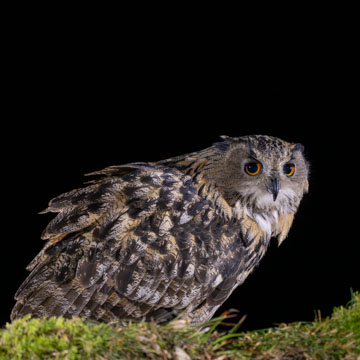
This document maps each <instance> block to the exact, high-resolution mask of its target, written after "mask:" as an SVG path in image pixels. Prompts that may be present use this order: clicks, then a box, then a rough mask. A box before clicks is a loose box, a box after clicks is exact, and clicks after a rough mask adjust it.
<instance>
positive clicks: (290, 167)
mask: <svg viewBox="0 0 360 360" xmlns="http://www.w3.org/2000/svg"><path fill="white" fill-rule="evenodd" d="M283 170H284V174H285V175H286V176H288V177H290V176H292V175H294V172H295V165H294V164H293V163H288V164H285V165H284V167H283Z"/></svg>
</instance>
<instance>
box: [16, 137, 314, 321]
mask: <svg viewBox="0 0 360 360" xmlns="http://www.w3.org/2000/svg"><path fill="white" fill-rule="evenodd" d="M222 139H223V141H222V142H219V143H215V144H214V145H213V146H211V147H209V148H207V149H205V150H202V151H199V152H195V153H191V154H187V155H182V156H179V157H176V158H171V159H167V160H163V161H159V162H155V163H133V164H127V165H122V166H112V167H109V168H106V169H104V170H102V171H98V172H96V173H92V174H91V175H96V176H98V177H97V178H96V180H93V181H92V182H90V185H88V186H86V187H84V188H81V189H76V190H73V191H70V192H68V193H65V194H62V195H60V196H58V197H56V198H54V199H53V200H51V201H50V203H49V207H48V208H47V209H46V210H44V211H43V212H54V213H57V215H56V217H55V218H54V219H53V220H52V221H50V223H49V224H48V226H47V228H46V229H45V231H44V233H43V235H42V238H43V239H44V240H47V242H46V244H45V246H44V248H43V249H42V250H41V252H40V253H39V254H38V255H37V256H36V257H35V259H34V260H33V261H32V262H31V263H30V265H29V266H28V270H29V271H31V273H30V275H29V276H28V278H27V279H26V280H25V281H24V283H23V284H22V285H21V286H20V288H19V290H18V291H17V293H16V295H15V298H16V300H17V303H16V305H15V307H14V309H13V311H12V314H11V319H12V320H13V319H16V318H19V317H22V316H24V315H25V314H28V313H31V314H32V315H33V316H36V317H40V316H50V315H57V316H64V317H67V318H70V317H73V316H80V317H84V318H90V319H95V320H99V321H105V322H109V321H116V322H118V323H119V324H126V321H127V320H128V319H134V318H135V319H138V318H143V317H145V318H147V319H155V320H157V321H159V322H165V321H169V320H171V319H173V318H174V317H176V316H180V317H182V318H185V319H187V320H189V321H190V322H191V323H192V324H199V323H202V322H204V321H206V320H208V319H210V318H211V316H212V315H213V314H214V312H215V311H216V309H217V308H218V307H219V306H220V305H221V304H222V303H223V302H224V301H225V300H226V299H227V298H228V297H229V296H230V294H231V293H232V291H233V290H234V289H235V288H236V287H237V286H238V285H240V284H241V283H242V282H243V281H244V280H245V279H246V277H247V276H248V275H249V273H250V272H251V271H252V270H253V269H254V267H255V266H256V265H257V264H258V263H259V261H260V259H261V258H262V257H263V255H264V254H265V251H266V249H267V247H268V244H269V241H270V238H271V237H277V238H278V242H279V243H281V242H282V241H283V239H284V238H285V237H286V235H287V233H288V231H289V229H290V226H291V224H292V221H293V218H294V214H295V213H296V211H297V209H298V206H299V203H300V200H301V198H302V196H303V194H304V193H305V192H307V189H308V180H307V179H308V164H307V162H306V161H305V159H304V156H303V148H302V146H301V145H299V144H292V143H287V142H285V141H282V140H280V139H277V138H274V137H269V136H260V135H257V136H244V137H240V138H230V137H222Z"/></svg>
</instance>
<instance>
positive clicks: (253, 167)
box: [245, 162, 261, 175]
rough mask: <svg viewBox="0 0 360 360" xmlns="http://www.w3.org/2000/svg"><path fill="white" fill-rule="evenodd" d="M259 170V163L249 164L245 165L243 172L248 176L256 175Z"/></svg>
mask: <svg viewBox="0 0 360 360" xmlns="http://www.w3.org/2000/svg"><path fill="white" fill-rule="evenodd" d="M260 170H261V164H260V163H259V162H251V163H248V164H246V165H245V172H246V173H247V174H248V175H257V174H258V173H259V172H260Z"/></svg>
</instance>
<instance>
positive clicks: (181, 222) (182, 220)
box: [179, 211, 192, 225]
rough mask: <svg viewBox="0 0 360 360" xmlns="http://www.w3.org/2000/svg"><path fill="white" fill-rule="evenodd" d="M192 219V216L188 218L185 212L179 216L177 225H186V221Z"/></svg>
mask: <svg viewBox="0 0 360 360" xmlns="http://www.w3.org/2000/svg"><path fill="white" fill-rule="evenodd" d="M191 219H192V216H190V215H189V214H188V213H187V212H186V211H185V212H184V213H183V214H182V215H181V217H180V220H179V224H180V225H182V224H186V223H187V222H188V221H190V220H191Z"/></svg>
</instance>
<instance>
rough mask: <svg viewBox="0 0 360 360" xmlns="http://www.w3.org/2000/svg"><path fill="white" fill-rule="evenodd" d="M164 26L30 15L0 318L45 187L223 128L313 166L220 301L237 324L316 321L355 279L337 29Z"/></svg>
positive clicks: (16, 50) (16, 64) (21, 272)
mask: <svg viewBox="0 0 360 360" xmlns="http://www.w3.org/2000/svg"><path fill="white" fill-rule="evenodd" d="M45 30H46V29H45ZM164 32H166V31H163V32H162V35H161V36H159V34H157V35H153V36H150V35H147V32H146V31H145V32H142V33H140V34H138V35H137V36H135V37H130V36H129V35H128V34H125V35H124V34H122V35H121V36H120V35H119V36H118V37H116V36H115V37H112V38H111V39H109V38H108V36H107V35H108V33H106V31H105V32H103V33H101V34H100V35H98V33H97V32H96V31H94V32H90V31H88V30H86V31H85V30H84V31H77V32H76V33H72V34H64V33H63V32H62V31H60V30H59V31H51V32H50V33H47V31H44V28H39V29H37V28H36V25H34V26H33V28H32V31H31V32H30V33H27V32H26V31H22V32H21V33H20V34H19V35H18V36H17V39H18V41H17V42H16V45H13V48H12V49H13V52H10V55H9V66H8V67H7V68H6V75H7V76H8V79H9V81H8V82H7V85H6V86H7V89H6V90H7V91H6V97H5V102H6V105H7V109H8V113H7V115H6V120H5V122H4V124H3V129H2V138H3V139H2V140H3V141H2V148H3V151H2V152H3V168H2V178H3V182H4V183H3V188H2V192H3V193H2V199H3V208H4V209H6V214H5V215H3V217H2V228H3V229H4V230H6V231H4V232H3V235H2V246H3V247H2V249H3V251H2V262H1V267H2V269H1V274H2V296H1V301H2V303H3V305H2V311H1V323H0V325H3V324H4V323H5V322H6V321H9V313H10V311H11V308H12V306H13V305H14V301H13V295H14V293H15V291H16V289H17V288H18V287H19V285H20V284H21V282H22V281H23V280H24V279H25V277H26V276H27V271H26V270H25V267H26V265H27V264H28V263H29V262H30V261H31V260H32V259H33V257H34V256H35V255H36V254H37V253H38V251H39V250H40V249H41V247H42V246H43V243H42V241H41V240H40V234H41V232H42V230H43V229H44V227H45V226H46V224H47V223H48V221H49V220H50V219H51V215H49V214H46V215H38V214H37V213H38V212H39V211H41V210H42V209H44V208H45V207H46V206H47V202H48V200H49V199H51V198H52V197H54V196H57V195H59V194H60V193H62V192H65V191H68V190H71V189H73V188H76V187H80V186H82V183H83V181H85V180H86V178H84V177H83V174H85V173H88V172H91V171H94V170H99V169H101V168H104V167H106V166H109V165H115V164H123V163H128V162H134V161H156V160H160V159H164V158H167V157H170V156H175V155H179V154H183V153H187V152H192V151H196V150H200V149H203V148H205V147H207V146H210V145H211V144H212V143H213V142H216V141H218V140H219V135H230V136H241V135H248V134H267V135H273V136H277V137H280V138H282V139H284V140H288V141H291V142H300V143H302V144H303V145H304V147H305V151H306V156H307V158H308V160H309V162H310V164H311V177H310V192H309V194H308V195H306V196H305V198H304V200H303V202H302V204H301V206H300V209H299V212H298V214H297V215H296V218H295V222H294V225H293V227H292V229H291V231H290V234H289V236H288V238H287V239H286V240H285V242H284V243H283V244H282V245H281V247H279V248H278V247H277V245H276V243H275V241H274V242H273V243H272V244H271V246H270V248H269V250H268V252H267V254H266V256H265V258H264V259H263V261H262V262H261V264H260V266H259V267H258V268H257V269H256V271H255V272H254V273H253V274H252V275H251V276H250V277H249V278H248V279H247V280H246V282H245V283H244V285H243V286H241V287H240V288H238V289H237V290H235V291H234V293H233V294H232V295H231V297H230V298H229V300H228V301H227V302H226V303H225V304H224V305H223V306H222V308H221V311H224V310H227V309H229V308H237V309H239V310H240V314H241V315H243V314H247V319H246V321H245V323H244V324H243V329H252V328H263V327H268V326H271V325H273V324H274V323H281V322H290V321H295V320H302V321H311V320H313V319H314V311H315V310H317V309H320V310H321V312H322V314H323V316H327V315H329V314H330V313H331V310H332V308H333V307H334V306H337V305H341V304H345V303H346V302H347V301H348V300H349V299H350V288H352V289H353V290H360V280H359V264H358V259H359V235H358V228H359V227H358V208H359V206H358V204H357V201H358V200H357V199H358V167H359V164H358V160H357V157H358V150H357V149H358V147H357V142H358V140H357V133H358V128H357V123H356V120H358V117H359V114H358V110H357V108H358V95H359V94H358V85H357V84H358V82H357V80H356V78H355V76H356V74H355V67H354V65H353V61H354V60H353V55H352V54H351V47H350V46H347V45H346V44H344V43H343V42H342V41H338V42H337V43H336V45H335V46H336V47H335V48H334V43H333V40H334V38H333V37H331V41H330V40H329V42H328V43H326V44H325V45H324V42H323V41H321V42H320V41H317V39H318V38H315V40H314V41H313V42H309V41H307V40H304V39H302V38H301V35H299V36H297V37H296V39H295V40H294V39H292V41H289V39H283V40H282V41H278V42H276V43H275V42H274V40H273V39H274V38H272V37H270V36H269V37H266V35H264V34H262V35H261V36H259V37H258V40H261V42H260V43H259V42H256V43H255V44H254V45H253V48H252V47H251V46H250V47H249V44H244V39H243V38H242V40H239V39H236V38H235V39H234V38H232V39H231V40H226V37H221V38H217V37H216V36H213V35H214V34H210V35H209V36H208V37H206V36H202V37H195V38H193V37H192V36H189V35H184V34H179V33H178V34H171V35H168V36H167V37H166V36H165V35H164ZM275 38H276V37H275ZM190 40H192V41H190ZM294 42H295V45H294ZM254 50H256V51H254ZM5 125H6V126H5ZM221 311H220V312H221Z"/></svg>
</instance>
